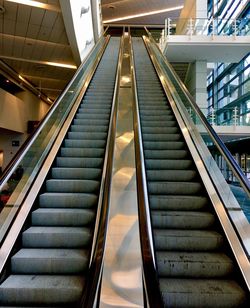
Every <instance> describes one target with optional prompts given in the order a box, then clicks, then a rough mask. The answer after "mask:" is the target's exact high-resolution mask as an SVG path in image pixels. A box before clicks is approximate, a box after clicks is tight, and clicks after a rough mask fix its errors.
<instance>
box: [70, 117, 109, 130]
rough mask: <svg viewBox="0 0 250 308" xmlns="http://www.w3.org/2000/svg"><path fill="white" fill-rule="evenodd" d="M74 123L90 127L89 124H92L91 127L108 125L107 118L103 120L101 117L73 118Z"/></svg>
mask: <svg viewBox="0 0 250 308" xmlns="http://www.w3.org/2000/svg"><path fill="white" fill-rule="evenodd" d="M73 123H74V125H82V126H88V127H90V128H91V126H92V125H93V128H95V127H97V126H106V127H108V124H109V120H108V119H107V120H103V119H96V120H94V119H91V120H88V119H85V120H81V119H74V121H73Z"/></svg>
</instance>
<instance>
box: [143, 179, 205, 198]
mask: <svg viewBox="0 0 250 308" xmlns="http://www.w3.org/2000/svg"><path fill="white" fill-rule="evenodd" d="M202 191H203V185H201V183H198V182H197V183H195V182H148V192H149V193H150V194H153V195H156V194H159V195H197V194H201V193H202Z"/></svg>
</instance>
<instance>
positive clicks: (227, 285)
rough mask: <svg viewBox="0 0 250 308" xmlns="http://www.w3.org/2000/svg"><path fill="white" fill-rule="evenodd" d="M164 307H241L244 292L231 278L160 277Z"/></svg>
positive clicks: (243, 302)
mask: <svg viewBox="0 0 250 308" xmlns="http://www.w3.org/2000/svg"><path fill="white" fill-rule="evenodd" d="M160 289H161V292H162V296H163V302H164V306H165V307H190V308H195V307H197V308H200V307H206V308H209V307H211V308H214V307H243V305H244V304H246V294H245V292H244V291H243V289H242V288H241V287H240V286H239V285H238V284H237V283H236V282H235V281H233V280H221V279H218V280H216V279H204V280H197V279H173V278H172V279H171V278H168V279H166V278H161V279H160Z"/></svg>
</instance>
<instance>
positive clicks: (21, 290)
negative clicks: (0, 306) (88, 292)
mask: <svg viewBox="0 0 250 308" xmlns="http://www.w3.org/2000/svg"><path fill="white" fill-rule="evenodd" d="M84 285H85V279H84V278H83V277H81V276H68V275H67V276H63V275H11V276H9V277H8V278H7V279H6V280H5V281H4V282H3V283H2V284H1V286H0V303H8V304H9V305H18V306H19V307H20V305H35V306H36V305H37V303H39V304H40V305H47V304H48V305H53V304H59V305H60V304H62V305H64V304H70V303H72V304H74V303H75V302H77V301H78V300H79V298H80V296H81V293H82V290H83V287H84Z"/></svg>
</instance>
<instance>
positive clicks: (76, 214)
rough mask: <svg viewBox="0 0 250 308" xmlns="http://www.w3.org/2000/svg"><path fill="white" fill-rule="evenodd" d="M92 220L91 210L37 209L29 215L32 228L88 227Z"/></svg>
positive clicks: (92, 211)
mask: <svg viewBox="0 0 250 308" xmlns="http://www.w3.org/2000/svg"><path fill="white" fill-rule="evenodd" d="M94 220H95V211H94V210H91V209H72V208H68V209H66V208H38V209H37V210H35V211H33V212H32V214H31V222H32V225H33V226H71V227H75V226H88V225H91V224H93V222H94Z"/></svg>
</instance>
